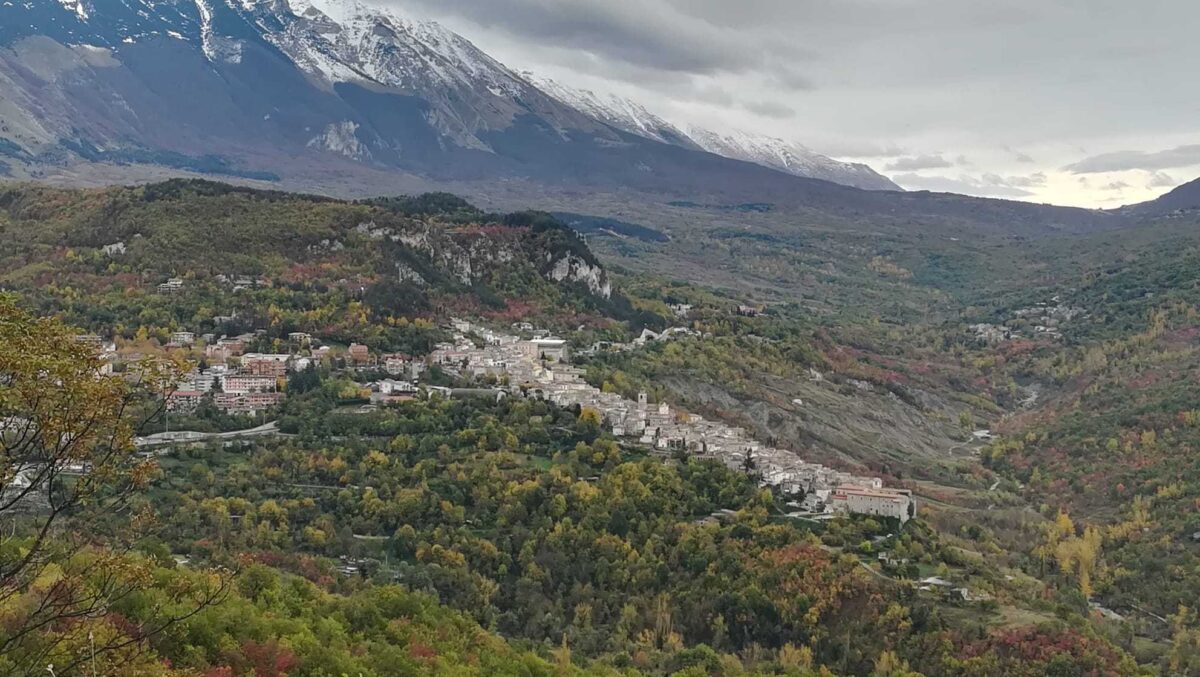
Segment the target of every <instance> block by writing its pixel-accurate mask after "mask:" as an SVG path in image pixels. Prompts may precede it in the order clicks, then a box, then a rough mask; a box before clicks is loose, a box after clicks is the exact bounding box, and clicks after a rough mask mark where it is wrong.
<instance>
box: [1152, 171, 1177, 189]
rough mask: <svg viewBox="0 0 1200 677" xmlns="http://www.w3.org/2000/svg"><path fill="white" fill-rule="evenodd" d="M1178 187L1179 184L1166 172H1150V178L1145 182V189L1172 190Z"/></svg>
mask: <svg viewBox="0 0 1200 677" xmlns="http://www.w3.org/2000/svg"><path fill="white" fill-rule="evenodd" d="M1177 185H1179V182H1178V181H1176V180H1175V179H1174V177H1172V176H1171V175H1170V174H1168V173H1166V172H1150V178H1149V179H1148V180H1147V181H1146V187H1147V188H1172V187H1174V186H1177Z"/></svg>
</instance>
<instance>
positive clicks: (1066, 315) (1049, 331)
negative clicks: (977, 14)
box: [967, 296, 1086, 345]
mask: <svg viewBox="0 0 1200 677" xmlns="http://www.w3.org/2000/svg"><path fill="white" fill-rule="evenodd" d="M1084 315H1086V313H1085V311H1084V310H1083V309H1082V308H1078V307H1075V306H1070V305H1067V304H1065V303H1063V302H1062V299H1061V298H1060V297H1058V296H1055V297H1053V298H1051V299H1050V300H1049V301H1043V302H1039V303H1035V304H1034V305H1032V306H1030V307H1028V308H1020V309H1018V310H1014V311H1013V313H1012V316H1011V317H1009V318H1008V319H1006V320H1005V321H1004V322H1003V323H1002V324H990V323H980V324H972V325H970V326H968V327H967V329H968V330H969V331H970V332H971V333H972V334H974V336H975V339H976V340H977V341H979V342H980V343H985V344H988V345H994V344H997V343H1003V342H1004V341H1011V340H1013V339H1016V338H1020V337H1021V332H1020V331H1018V328H1021V329H1023V330H1024V331H1026V332H1027V333H1028V334H1030V335H1032V336H1033V337H1046V338H1054V339H1059V338H1062V330H1063V328H1064V326H1066V325H1067V324H1068V323H1070V322H1071V321H1072V320H1075V319H1076V318H1079V317H1083V316H1084Z"/></svg>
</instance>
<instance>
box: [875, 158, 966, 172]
mask: <svg viewBox="0 0 1200 677" xmlns="http://www.w3.org/2000/svg"><path fill="white" fill-rule="evenodd" d="M953 166H954V165H953V163H951V162H950V161H949V160H947V159H946V158H944V157H942V155H941V153H937V154H933V155H914V156H912V157H902V158H899V159H897V160H895V161H894V162H891V163H889V164H888V165H887V167H885V169H887V170H888V171H889V172H916V171H920V170H922V169H944V168H946V167H953Z"/></svg>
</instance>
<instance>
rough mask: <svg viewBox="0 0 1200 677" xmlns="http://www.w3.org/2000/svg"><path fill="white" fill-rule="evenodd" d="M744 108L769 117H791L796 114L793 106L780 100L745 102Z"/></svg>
mask: <svg viewBox="0 0 1200 677" xmlns="http://www.w3.org/2000/svg"><path fill="white" fill-rule="evenodd" d="M743 108H745V109H746V110H748V111H750V112H751V113H754V114H755V115H761V116H763V117H768V118H790V117H792V116H794V115H795V114H796V111H795V110H794V109H793V108H792V107H791V106H787V105H785V104H782V103H779V102H778V101H749V102H747V103H745V104H743Z"/></svg>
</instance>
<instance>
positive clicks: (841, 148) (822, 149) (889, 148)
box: [813, 139, 909, 158]
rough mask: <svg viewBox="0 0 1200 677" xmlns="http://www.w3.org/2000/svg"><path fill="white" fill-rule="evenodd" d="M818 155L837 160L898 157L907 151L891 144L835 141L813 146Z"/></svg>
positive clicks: (854, 140)
mask: <svg viewBox="0 0 1200 677" xmlns="http://www.w3.org/2000/svg"><path fill="white" fill-rule="evenodd" d="M813 148H814V149H816V150H817V152H819V153H823V154H825V155H828V156H830V157H838V158H876V157H899V156H901V155H906V154H908V152H909V151H908V150H907V149H906V148H904V147H902V146H898V145H896V144H892V143H876V142H874V141H868V140H863V139H837V140H830V141H824V142H817V143H814V144H813Z"/></svg>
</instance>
